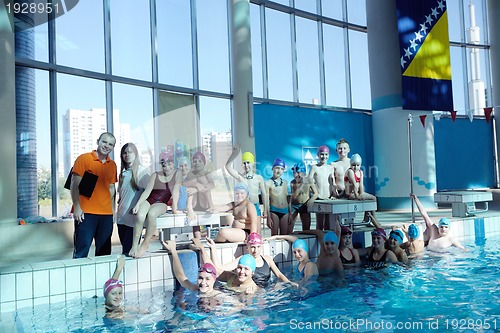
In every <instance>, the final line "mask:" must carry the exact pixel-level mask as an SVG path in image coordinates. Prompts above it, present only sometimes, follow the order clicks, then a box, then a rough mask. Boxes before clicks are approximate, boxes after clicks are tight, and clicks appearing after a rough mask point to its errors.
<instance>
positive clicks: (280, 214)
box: [270, 205, 288, 220]
mask: <svg viewBox="0 0 500 333" xmlns="http://www.w3.org/2000/svg"><path fill="white" fill-rule="evenodd" d="M270 211H271V213H274V214H276V216H278V218H279V219H280V220H281V218H282V217H283V216H285V215H286V214H288V207H284V208H278V207H275V206H273V205H271V207H270Z"/></svg>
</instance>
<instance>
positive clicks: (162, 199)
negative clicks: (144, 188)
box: [146, 172, 172, 205]
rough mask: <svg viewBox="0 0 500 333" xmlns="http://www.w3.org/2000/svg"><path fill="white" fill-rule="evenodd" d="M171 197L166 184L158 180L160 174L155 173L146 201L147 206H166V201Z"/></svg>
mask: <svg viewBox="0 0 500 333" xmlns="http://www.w3.org/2000/svg"><path fill="white" fill-rule="evenodd" d="M171 197H172V192H171V191H170V187H169V186H168V182H166V183H164V182H162V181H161V180H160V174H159V173H158V172H157V173H156V178H155V184H154V187H153V190H152V191H151V194H149V197H148V198H147V199H146V200H147V201H148V202H149V204H151V205H152V204H155V203H164V204H165V205H166V204H167V202H168V200H170V198H171Z"/></svg>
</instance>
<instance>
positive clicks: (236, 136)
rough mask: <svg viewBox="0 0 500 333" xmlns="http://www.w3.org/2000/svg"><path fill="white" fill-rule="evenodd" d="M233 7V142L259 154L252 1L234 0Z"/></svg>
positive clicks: (243, 150)
mask: <svg viewBox="0 0 500 333" xmlns="http://www.w3.org/2000/svg"><path fill="white" fill-rule="evenodd" d="M230 7H231V22H230V24H231V52H232V73H231V76H232V85H233V110H232V135H233V142H234V143H240V144H241V151H242V152H245V151H250V152H253V153H255V138H254V134H253V126H254V122H253V105H252V104H253V102H252V101H251V99H250V100H249V94H252V93H253V86H252V49H251V38H250V3H249V0H231V1H230Z"/></svg>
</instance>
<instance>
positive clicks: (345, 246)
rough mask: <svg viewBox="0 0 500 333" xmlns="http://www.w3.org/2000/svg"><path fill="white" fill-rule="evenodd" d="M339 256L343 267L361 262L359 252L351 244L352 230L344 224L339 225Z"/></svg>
mask: <svg viewBox="0 0 500 333" xmlns="http://www.w3.org/2000/svg"><path fill="white" fill-rule="evenodd" d="M339 256H340V260H341V261H342V265H344V267H350V266H358V265H359V264H360V263H361V259H360V258H359V252H358V250H357V249H355V248H354V246H353V245H352V231H351V229H349V227H347V226H344V225H343V226H341V227H340V245H339Z"/></svg>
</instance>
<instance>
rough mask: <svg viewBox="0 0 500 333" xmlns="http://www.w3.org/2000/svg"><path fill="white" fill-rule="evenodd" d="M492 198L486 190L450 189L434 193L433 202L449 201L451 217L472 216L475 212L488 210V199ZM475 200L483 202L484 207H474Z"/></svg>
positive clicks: (444, 202)
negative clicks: (449, 190)
mask: <svg viewBox="0 0 500 333" xmlns="http://www.w3.org/2000/svg"><path fill="white" fill-rule="evenodd" d="M491 200H493V194H492V193H491V192H486V191H451V192H438V193H434V202H435V203H440V204H446V203H451V215H452V216H453V217H468V216H474V215H475V213H481V212H486V211H488V201H491ZM476 202H484V209H476Z"/></svg>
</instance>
